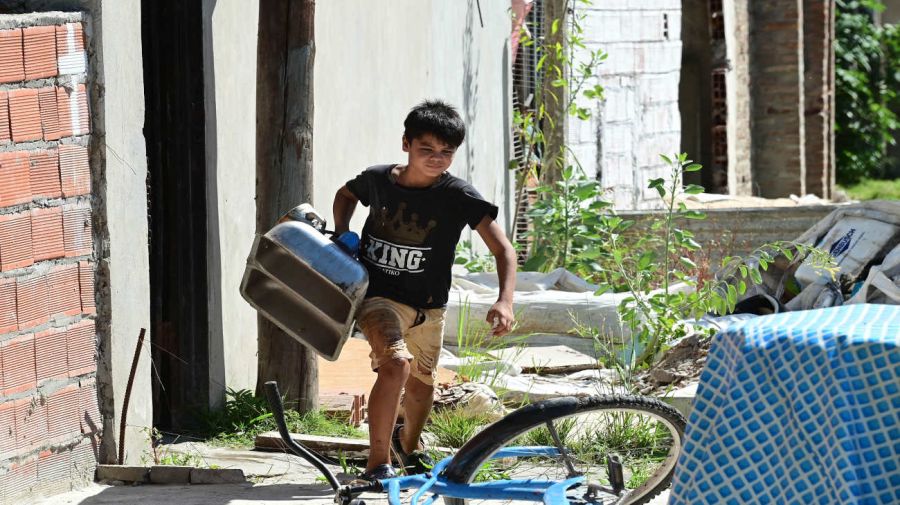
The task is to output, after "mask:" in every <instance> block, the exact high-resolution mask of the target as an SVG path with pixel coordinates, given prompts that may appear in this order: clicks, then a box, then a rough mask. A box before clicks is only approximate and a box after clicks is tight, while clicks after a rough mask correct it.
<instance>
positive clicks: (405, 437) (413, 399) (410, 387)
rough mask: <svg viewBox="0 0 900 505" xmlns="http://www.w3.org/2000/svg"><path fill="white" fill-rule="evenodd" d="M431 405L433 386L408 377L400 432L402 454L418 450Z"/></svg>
mask: <svg viewBox="0 0 900 505" xmlns="http://www.w3.org/2000/svg"><path fill="white" fill-rule="evenodd" d="M433 404H434V385H432V384H425V383H423V382H422V381H421V380H420V379H419V378H417V377H413V376H412V375H410V377H409V379H407V380H406V394H405V395H403V415H404V417H403V430H402V431H401V432H400V443H401V444H402V446H403V452H405V453H407V454H409V453H411V452H413V451H415V450H416V449H418V448H419V437H420V436H422V431H423V430H424V429H425V422H426V421H428V415H429V414H431V407H432V405H433Z"/></svg>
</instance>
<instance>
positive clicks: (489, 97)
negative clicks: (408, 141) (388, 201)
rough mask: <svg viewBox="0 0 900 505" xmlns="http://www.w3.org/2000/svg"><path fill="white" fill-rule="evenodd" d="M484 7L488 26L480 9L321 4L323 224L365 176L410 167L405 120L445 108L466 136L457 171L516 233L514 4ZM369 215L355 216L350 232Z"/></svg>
mask: <svg viewBox="0 0 900 505" xmlns="http://www.w3.org/2000/svg"><path fill="white" fill-rule="evenodd" d="M480 3H481V16H480V18H481V19H483V22H484V26H481V21H480V19H479V12H478V6H477V4H476V2H475V1H474V0H460V1H453V2H421V1H418V0H403V1H387V0H378V1H371V2H366V3H364V4H361V3H359V2H355V1H351V0H336V1H329V2H320V3H317V4H316V62H315V123H314V129H315V135H314V139H313V165H314V167H315V169H314V172H313V186H314V195H313V198H314V202H313V203H314V205H315V206H316V207H317V208H318V209H319V210H320V211H321V212H322V213H323V214H325V215H326V216H328V217H330V216H331V203H332V200H333V197H334V193H335V191H336V190H337V189H338V188H339V187H340V186H341V185H343V184H344V183H345V182H346V181H347V180H348V179H350V178H352V177H353V176H355V175H356V174H357V173H359V172H360V171H362V170H363V169H364V168H366V167H368V166H370V165H375V164H379V163H393V162H398V163H402V162H404V161H405V160H406V157H405V153H403V152H402V150H401V136H402V135H403V120H404V118H405V117H406V114H407V113H408V112H409V109H410V108H411V107H412V106H413V105H415V104H416V103H418V102H420V101H422V100H424V99H426V98H441V99H444V100H447V101H449V102H450V103H452V104H454V105H456V106H457V108H458V109H459V111H460V113H461V115H462V117H463V119H464V120H465V122H466V125H467V127H468V133H467V136H466V141H465V143H463V145H462V146H460V148H459V151H458V152H457V155H456V159H455V161H454V162H453V165H452V166H451V170H450V171H451V172H452V173H453V174H455V175H457V176H459V177H462V178H464V179H468V180H469V181H471V182H473V183H474V184H475V186H476V187H477V188H478V190H479V191H480V192H481V193H482V194H483V195H484V196H485V197H486V198H487V199H489V200H492V201H494V202H495V203H497V204H498V205H500V206H501V209H502V210H501V213H500V217H499V221H500V222H501V224H502V225H503V226H504V227H507V226H509V223H510V221H511V212H512V206H511V205H512V196H513V190H512V181H511V179H510V177H509V172H508V170H507V169H506V167H507V160H508V159H509V150H510V147H509V133H508V132H509V130H510V123H509V118H510V114H511V113H510V110H509V91H508V89H509V81H508V79H509V77H508V74H509V71H508V69H509V56H508V54H509V47H508V46H509V33H510V29H511V27H510V18H509V12H508V9H509V4H508V2H480ZM362 6H364V8H363V7H362ZM365 215H366V212H365V210H364V209H358V210H357V212H356V215H355V217H354V221H353V225H354V226H353V229H355V230H356V231H359V230H360V229H361V227H362V222H363V218H364V216H365ZM465 233H466V232H464V234H465ZM476 242H478V243H480V240H476Z"/></svg>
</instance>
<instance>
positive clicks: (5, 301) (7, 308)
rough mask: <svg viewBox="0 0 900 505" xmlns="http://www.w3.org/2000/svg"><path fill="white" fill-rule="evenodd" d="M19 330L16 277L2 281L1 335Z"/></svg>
mask: <svg viewBox="0 0 900 505" xmlns="http://www.w3.org/2000/svg"><path fill="white" fill-rule="evenodd" d="M17 329H19V321H18V319H17V318H16V279H15V278H14V277H11V278H8V279H0V335H2V334H4V333H9V332H12V331H16V330H17ZM0 375H2V374H0ZM0 378H2V377H0ZM0 389H2V386H0Z"/></svg>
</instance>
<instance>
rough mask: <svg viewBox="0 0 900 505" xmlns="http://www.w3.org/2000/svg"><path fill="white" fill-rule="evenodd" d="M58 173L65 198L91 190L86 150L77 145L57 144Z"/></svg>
mask: <svg viewBox="0 0 900 505" xmlns="http://www.w3.org/2000/svg"><path fill="white" fill-rule="evenodd" d="M59 173H60V178H61V180H62V192H63V196H65V197H66V198H68V197H70V196H78V195H86V194H88V193H90V192H91V167H90V164H89V162H88V150H87V148H86V147H83V146H78V145H61V146H59Z"/></svg>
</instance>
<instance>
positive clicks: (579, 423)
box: [444, 395, 685, 505]
mask: <svg viewBox="0 0 900 505" xmlns="http://www.w3.org/2000/svg"><path fill="white" fill-rule="evenodd" d="M684 428H685V420H684V416H682V415H681V414H680V413H679V412H678V411H677V410H675V409H674V408H672V407H671V406H669V405H666V404H664V403H662V402H660V401H659V400H656V399H653V398H645V397H639V396H628V395H608V396H595V397H586V398H574V397H566V398H556V399H552V400H546V401H542V402H537V403H534V404H531V405H528V406H525V407H522V408H520V409H518V410H516V411H514V412H512V413H511V414H509V415H508V416H506V417H504V418H503V419H501V420H499V421H497V422H496V423H494V424H492V425H490V426H488V427H487V428H485V429H484V430H483V431H482V432H480V433H479V434H477V435H476V436H475V437H473V438H472V439H471V440H470V441H469V442H468V443H467V444H466V445H465V446H463V447H462V448H461V449H460V450H459V452H458V453H457V454H456V455H455V456H454V458H453V462H452V463H451V464H450V465H449V466H448V467H447V469H446V470H445V471H444V476H445V477H446V478H447V479H448V480H450V481H452V482H458V483H472V482H480V481H486V480H503V479H515V480H520V479H544V480H555V481H562V480H565V479H568V478H571V477H574V476H578V475H583V476H584V477H585V480H584V481H583V482H582V483H581V484H579V485H577V486H575V487H573V488H570V489H569V490H568V491H567V498H568V499H569V501H570V503H573V504H576V503H584V504H588V503H590V504H640V503H647V502H648V501H650V499H652V498H653V497H654V496H656V495H657V494H659V493H660V492H662V491H663V490H664V489H665V488H666V487H667V486H668V485H669V481H670V480H671V479H672V473H673V471H674V469H675V462H676V460H677V458H678V454H679V452H680V451H681V447H682V444H683V436H684ZM513 446H552V447H556V448H557V449H556V451H553V452H554V453H555V454H553V455H543V456H535V455H533V454H532V455H528V456H522V457H504V458H499V459H492V456H493V455H494V454H496V453H497V451H499V450H500V449H503V448H506V447H513ZM610 457H613V458H617V459H618V460H619V461H620V462H621V467H619V468H621V471H619V472H617V471H616V468H615V464H613V465H610V464H609V459H610ZM618 476H620V477H621V479H622V480H621V482H619V481H618V479H617V477H618ZM611 478H612V479H611ZM617 484H618V485H617ZM620 489H621V491H619V490H620ZM616 491H618V492H616ZM444 501H445V503H447V504H448V505H463V504H464V503H465V500H463V499H459V498H445V499H444ZM491 503H493V500H492V502H491Z"/></svg>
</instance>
